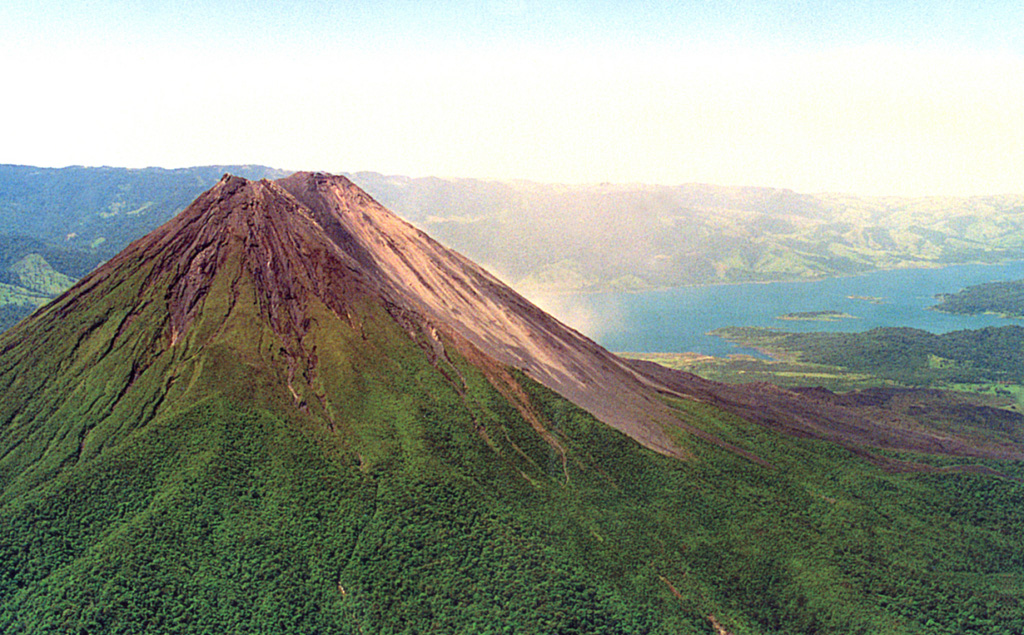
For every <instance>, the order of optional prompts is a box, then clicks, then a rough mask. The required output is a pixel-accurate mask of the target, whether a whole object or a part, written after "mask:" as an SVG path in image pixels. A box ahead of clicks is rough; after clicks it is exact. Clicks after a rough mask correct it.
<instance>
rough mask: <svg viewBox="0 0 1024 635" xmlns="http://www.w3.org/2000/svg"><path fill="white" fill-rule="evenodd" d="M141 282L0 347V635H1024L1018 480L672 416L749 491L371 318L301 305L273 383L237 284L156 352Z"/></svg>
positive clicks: (269, 335) (30, 324) (686, 414)
mask: <svg viewBox="0 0 1024 635" xmlns="http://www.w3.org/2000/svg"><path fill="white" fill-rule="evenodd" d="M154 267H155V265H154V263H152V262H149V263H138V264H136V265H134V266H125V267H120V268H118V269H117V270H116V271H115V273H114V274H111V275H109V276H108V277H106V278H104V279H103V280H100V281H98V282H96V283H95V284H96V285H97V289H100V290H102V293H98V294H95V295H93V294H90V295H88V296H86V295H84V292H83V293H77V294H76V293H72V294H69V295H67V296H64V297H63V298H62V299H61V300H60V301H58V302H56V303H55V304H52V305H50V306H48V307H46V308H45V309H43V310H42V311H41V312H40V313H39V314H38V315H36V316H35V317H34V318H33V319H32V320H29V321H26V322H23V323H21V324H20V325H18V326H17V327H15V328H14V329H12V330H11V331H9V332H7V333H6V334H4V335H3V336H0V394H2V395H3V398H2V399H0V488H2V489H0V631H2V632H12V633H13V632H18V633H54V632H76V633H77V632H90V633H94V632H107V633H134V632H139V633H142V632H163V633H206V632H211V631H218V632H220V631H223V632H226V633H243V632H259V633H298V632H302V633H318V632H319V633H327V632H330V633H363V634H368V633H414V632H428V631H434V632H446V633H447V632H453V633H454V632H462V633H487V632H495V633H501V632H513V633H556V632H557V633H574V632H576V633H712V632H715V625H716V624H717V625H719V626H721V627H723V628H725V629H727V630H728V631H729V632H731V633H736V634H740V633H794V634H795V633H812V632H818V633H843V634H846V633H915V634H916V633H971V632H976V633H1015V632H1020V631H1021V630H1022V629H1024V607H1022V605H1021V599H1022V597H1024V574H1022V571H1024V566H1022V565H1024V562H1022V558H1024V555H1022V554H1024V549H1022V546H1024V523H1021V522H1020V509H1021V508H1022V504H1024V499H1022V497H1024V486H1022V484H1021V482H1019V481H1017V480H1014V479H1010V478H999V477H993V476H985V475H979V474H969V473H958V474H937V473H908V474H890V473H886V472H884V471H882V470H880V469H879V468H877V467H874V466H872V465H870V464H868V463H866V462H864V461H862V460H861V459H859V458H856V457H854V456H853V455H851V454H850V453H849V452H848V451H846V450H842V449H839V448H837V447H835V446H832V445H829V444H827V443H824V442H818V441H810V440H798V439H792V438H787V437H783V436H780V435H778V434H776V433H773V432H770V431H768V430H765V429H763V428H760V427H758V426H755V425H753V424H749V423H746V422H744V421H742V420H739V419H737V418H735V417H731V416H729V415H727V414H725V413H723V412H721V411H719V410H717V409H715V408H713V407H711V406H707V405H701V404H697V403H693V402H689V401H672V405H673V407H674V408H676V409H677V410H678V412H679V414H680V417H682V418H683V419H684V420H686V421H687V422H689V423H690V424H692V425H697V426H700V427H702V428H704V429H706V430H709V431H711V432H713V433H714V434H715V435H718V436H719V437H721V438H723V439H724V440H726V441H728V442H731V443H734V444H736V445H738V446H741V447H744V448H747V449H749V450H752V451H754V452H756V453H758V454H759V455H760V456H761V457H762V458H764V459H765V460H766V461H767V462H768V463H770V464H771V467H765V466H762V465H758V464H756V463H753V462H751V461H749V460H748V459H746V458H743V457H741V456H738V455H736V454H733V453H731V452H729V451H727V450H725V449H723V448H721V447H719V446H717V445H710V444H705V443H704V442H703V441H700V440H698V439H695V438H693V437H689V436H686V435H685V434H684V433H682V432H681V431H679V432H676V433H675V434H676V435H677V440H678V442H679V444H680V445H681V446H683V447H686V448H688V449H689V450H691V451H692V452H693V454H694V458H693V459H692V460H689V461H680V460H678V459H674V458H670V457H666V456H662V455H659V454H655V453H653V452H650V451H648V450H646V449H643V448H642V447H641V446H639V445H638V444H637V443H635V442H634V441H632V440H631V439H629V438H627V437H625V436H623V435H621V434H619V433H617V432H615V431H613V430H612V429H610V428H608V427H607V426H605V425H603V424H600V423H599V422H597V421H596V420H594V419H593V418H592V417H590V416H589V415H588V414H586V413H584V412H583V411H581V410H579V409H578V408H576V407H575V406H573V405H572V404H570V403H568V402H567V401H565V400H563V399H561V398H560V397H558V396H557V395H555V394H553V393H552V392H550V391H548V390H546V389H544V388H542V387H541V386H539V385H538V384H536V383H534V382H532V381H530V380H529V379H527V378H526V377H524V376H522V375H521V374H518V373H514V372H512V371H508V370H507V369H504V370H503V369H500V368H491V369H486V368H482V367H479V366H476V365H474V364H472V363H470V362H469V361H467V359H466V358H465V357H463V356H462V355H460V353H459V350H460V349H459V347H458V346H455V345H453V344H452V342H451V341H447V340H446V341H445V342H444V344H445V351H446V354H445V355H444V356H440V357H431V356H429V355H427V354H426V352H425V351H426V350H427V349H429V348H430V347H429V346H425V345H424V343H423V342H422V341H420V340H419V338H420V336H418V335H415V333H414V334H413V335H412V336H410V332H409V331H407V330H406V328H404V327H403V326H401V322H400V320H398V319H396V316H395V315H393V314H392V313H391V312H390V311H389V309H388V308H387V307H386V306H384V305H382V304H380V303H379V302H376V301H374V300H373V299H372V298H369V299H367V298H364V299H362V300H353V301H352V302H351V304H350V306H349V310H348V312H347V314H346V315H345V316H344V317H339V315H338V314H336V313H334V312H332V311H330V310H328V309H327V308H326V307H325V306H323V305H321V304H318V303H316V302H315V301H313V302H311V303H310V304H309V306H308V307H307V311H308V313H307V317H308V318H309V322H308V327H309V328H308V331H306V332H305V334H304V335H303V338H302V342H301V344H302V347H304V349H305V350H307V351H315V358H316V362H315V364H313V362H312V359H313V358H312V357H310V358H307V359H306V360H298V365H296V360H295V359H294V357H291V356H290V353H289V351H291V350H294V346H293V345H294V342H285V341H283V340H282V338H281V336H280V334H279V332H277V331H275V330H274V328H272V327H271V326H270V322H269V321H268V316H267V315H266V314H265V313H264V309H263V308H262V307H265V306H266V305H265V304H263V303H262V302H263V300H261V298H260V297H257V292H256V289H257V287H258V285H256V284H255V282H254V281H253V280H252V279H251V278H250V277H248V276H247V274H246V273H245V272H244V271H243V270H242V269H241V268H239V266H238V265H237V263H235V262H228V263H227V264H226V265H225V266H224V267H223V268H222V270H221V271H222V273H218V275H217V276H216V278H215V279H214V280H213V282H212V283H211V286H210V290H209V293H208V294H207V295H206V296H205V299H204V300H203V301H202V310H201V311H199V312H198V313H197V314H196V318H195V321H194V322H193V323H192V324H191V326H190V327H189V329H188V331H187V332H186V333H184V334H178V335H179V337H178V339H177V340H176V341H175V343H174V345H173V346H172V345H171V344H170V341H171V339H172V338H173V337H174V336H173V335H172V334H171V333H169V331H168V326H169V319H170V318H169V317H168V314H169V311H168V307H167V302H168V294H166V293H162V292H147V291H146V290H147V289H157V290H159V289H166V288H167V286H166V285H167V284H169V282H168V281H167V280H164V278H162V277H161V276H176V275H177V272H175V271H161V270H158V269H155V268H154ZM154 278H155V279H154ZM162 280H163V281H162ZM84 297H88V298H89V299H90V301H89V302H85V301H83V300H82V298H84ZM138 298H141V301H137V299H138ZM314 370H315V372H313V371H314ZM505 376H507V377H509V378H510V380H511V382H512V383H502V381H501V379H500V378H501V377H505ZM499 386H501V387H503V388H504V390H499V389H498V387H499ZM509 391H521V397H520V398H519V399H516V400H510V398H509V397H508V393H509ZM538 426H539V427H540V428H543V429H545V430H546V431H547V432H549V433H550V435H549V436H548V438H545V435H543V434H540V433H539V432H538ZM551 439H554V440H555V441H557V443H552V442H551ZM991 466H993V467H994V468H995V469H998V470H1000V471H1002V472H1004V473H1006V474H1009V475H1013V476H1024V470H1021V469H1020V467H1019V466H1016V465H1012V464H998V463H991Z"/></svg>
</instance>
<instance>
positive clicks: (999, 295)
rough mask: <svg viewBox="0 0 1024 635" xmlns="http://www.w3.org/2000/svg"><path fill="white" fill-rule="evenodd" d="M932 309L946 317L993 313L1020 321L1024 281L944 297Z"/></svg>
mask: <svg viewBox="0 0 1024 635" xmlns="http://www.w3.org/2000/svg"><path fill="white" fill-rule="evenodd" d="M937 297H938V300H939V303H938V304H936V305H935V306H934V307H932V308H933V309H935V310H936V311H944V312H946V313H958V314H961V315H976V314H979V313H996V314H999V315H1003V316H1005V317H1008V318H1024V280H1006V281H1000V282H988V283H985V284H978V285H974V286H970V287H967V288H966V289H963V290H961V291H958V292H956V293H944V294H941V295H939V296H937Z"/></svg>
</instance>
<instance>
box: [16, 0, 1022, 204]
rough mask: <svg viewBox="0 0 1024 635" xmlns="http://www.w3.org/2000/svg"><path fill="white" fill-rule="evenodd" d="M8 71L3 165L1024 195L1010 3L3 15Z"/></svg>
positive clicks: (218, 1)
mask: <svg viewBox="0 0 1024 635" xmlns="http://www.w3.org/2000/svg"><path fill="white" fill-rule="evenodd" d="M183 5H187V7H186V6H183ZM0 60H2V61H0V87H2V91H0V115H2V116H0V163H21V164H32V165H42V166H64V165H72V164H79V165H114V166H128V167H144V166H161V167H181V166H190V165H208V164H215V163H259V164H266V165H271V166H275V167H281V168H294V169H315V170H326V171H336V172H338V171H359V170H374V171H378V172H384V173H389V174H407V175H412V176H422V175H438V176H463V177H481V178H527V179H533V180H538V181H566V182H584V183H588V182H602V181H612V182H630V181H642V182H652V183H664V184H678V183H690V182H707V183H716V184H737V185H767V186H777V187H789V188H793V189H796V190H799V191H805V192H815V191H843V192H851V193H859V194H905V195H922V194H990V193H1007V192H1024V179H1022V175H1024V3H1021V2H1020V1H1019V0H1017V1H1015V2H999V1H996V2H985V1H982V2H935V1H929V0H921V1H885V2H883V1H857V0H854V1H853V2H839V1H832V0H824V1H821V0H819V1H814V0H803V1H796V0H793V1H789V2H755V1H743V0H732V1H730V2H690V1H687V0H682V1H680V0H676V1H656V2H631V3H626V2H611V1H589V2H588V1H570V0H563V1H557V2H537V1H531V0H493V1H490V0H479V1H463V2H459V1H451V2H423V1H420V2H417V1H413V0H377V1H374V2H334V3H328V2H325V1H323V0H319V1H316V2H311V1H308V0H297V1H291V2H283V1H270V0H254V1H251V2H234V1H228V0H197V1H193V2H190V3H170V2H156V1H152V0H150V1H147V0H75V1H55V0H30V1H26V0H4V2H3V3H0Z"/></svg>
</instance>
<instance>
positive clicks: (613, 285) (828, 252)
mask: <svg viewBox="0 0 1024 635" xmlns="http://www.w3.org/2000/svg"><path fill="white" fill-rule="evenodd" d="M225 172H231V173H232V174H237V175H240V176H243V177H245V178H254V179H259V178H264V177H267V178H279V177H282V176H285V175H286V173H285V172H284V171H281V170H277V169H273V168H268V167H263V166H206V167H195V168H184V169H177V170H164V169H158V168H148V169H141V170H132V169H124V168H84V167H69V168H61V169H51V168H36V167H31V166H16V165H4V166H0V282H2V283H4V284H7V285H10V286H9V287H4V289H6V290H7V291H6V292H4V293H0V328H6V327H8V326H10V325H11V324H13V322H14V321H16V319H17V318H20V317H23V316H24V315H27V314H28V313H29V312H30V311H31V309H32V308H33V307H34V306H36V304H37V302H36V301H35V300H33V298H34V297H35V296H34V295H33V294H34V293H36V292H35V291H33V290H32V289H30V288H28V287H24V286H22V285H20V283H19V282H18V280H17V276H16V274H13V273H12V272H11V270H10V266H11V265H13V264H14V263H16V262H19V261H20V260H21V259H22V258H24V257H25V256H27V255H29V254H38V255H40V256H42V257H43V259H44V260H45V262H46V265H47V266H49V267H51V268H52V269H53V270H54V271H55V272H57V273H59V274H63V275H66V276H68V277H70V278H73V279H77V278H78V277H80V276H81V275H83V273H84V272H86V271H88V270H90V269H91V268H92V267H94V266H95V265H96V264H97V263H99V262H102V261H103V260H105V259H107V258H109V257H111V256H112V255H114V254H115V253H117V252H118V251H120V250H121V249H122V248H124V247H125V246H126V245H127V244H128V243H129V242H131V241H132V240H134V239H136V238H138V237H140V236H142V235H143V234H145V233H146V232H148V231H151V230H152V229H154V228H156V227H157V226H159V225H160V224H161V223H163V222H165V221H166V220H168V219H169V218H171V217H172V216H173V215H174V214H176V213H178V212H180V211H181V210H182V209H184V207H185V206H186V205H187V204H188V203H189V202H190V201H191V200H192V199H193V198H195V197H196V196H198V194H199V193H201V192H202V191H204V190H205V189H207V188H209V187H211V186H212V185H213V184H214V183H216V182H217V180H218V179H219V178H220V177H221V175H223V174H224V173H225ZM350 176H351V178H352V179H353V180H354V181H355V182H356V183H359V184H360V186H361V187H363V188H364V189H365V190H366V191H367V192H369V193H370V194H371V195H372V196H374V197H375V198H376V199H378V200H380V201H381V202H382V203H383V204H384V205H385V206H387V207H388V208H389V209H392V210H394V211H395V212H396V213H398V214H399V215H400V216H402V217H403V218H405V219H406V220H408V221H410V222H412V223H413V224H415V225H416V226H418V227H420V228H421V229H423V230H425V231H428V232H429V233H430V234H431V235H433V236H435V237H436V238H437V239H438V240H440V241H441V242H442V243H444V244H446V245H449V246H451V247H453V248H455V249H458V250H459V251H460V252H462V253H465V254H466V255H467V256H468V257H470V258H472V259H473V260H474V261H476V262H479V263H481V264H483V265H484V266H486V267H487V268H488V269H490V270H491V271H492V272H494V273H497V274H498V275H500V276H501V277H502V278H503V279H505V280H507V281H509V282H511V283H512V284H513V286H514V287H516V288H517V289H519V290H521V291H524V292H526V293H528V294H535V293H561V292H579V291H608V290H643V289H651V288H662V287H673V286H680V285H692V284H715V283H731V282H751V281H758V282H767V281H780V280H806V279H816V278H821V277H826V276H837V275H849V274H855V273H861V272H865V271H872V270H878V269H889V268H897V267H930V266H941V265H948V264H958V263H967V262H998V261H1002V260H1007V259H1018V258H1024V195H1022V196H988V197H976V198H961V199H957V198H920V199H902V198H865V197H854V196H843V195H834V194H816V195H812V194H799V193H795V192H792V191H789V190H779V189H769V188H754V187H719V186H710V185H681V186H661V185H641V184H637V185H593V186H576V185H553V184H539V183H531V182H525V181H513V182H499V181H481V180H472V179H441V178H433V177H428V178H409V177H403V176H384V175H380V174H376V173H372V172H359V173H356V174H352V175H350ZM31 241H37V242H31ZM44 251H46V253H45V254H44V253H43V252H44ZM35 265H36V266H43V263H40V262H38V261H37V262H36V263H35ZM4 307H5V308H4Z"/></svg>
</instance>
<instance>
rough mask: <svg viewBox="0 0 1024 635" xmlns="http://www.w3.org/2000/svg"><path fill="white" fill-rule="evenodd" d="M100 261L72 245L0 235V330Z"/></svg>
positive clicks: (70, 283) (67, 285)
mask: <svg viewBox="0 0 1024 635" xmlns="http://www.w3.org/2000/svg"><path fill="white" fill-rule="evenodd" d="M98 262H99V259H98V258H97V257H96V255H94V254H90V253H87V252H83V251H81V250H78V249H75V248H72V247H65V246H57V245H52V244H48V243H46V242H44V241H41V240H37V239H33V238H27V237H24V236H13V235H0V331H3V330H6V329H8V328H10V327H11V326H14V324H15V323H17V321H18V320H20V319H22V318H24V317H26V316H27V315H29V314H30V313H32V311H34V310H36V309H37V308H39V307H40V306H42V305H43V304H46V303H47V302H49V301H50V300H52V299H53V298H55V297H56V296H57V295H59V294H60V293H62V292H63V291H65V290H67V289H68V288H69V287H70V286H71V285H72V284H74V281H75V279H77V278H78V277H80V276H82V275H84V274H85V273H87V272H88V271H89V270H90V269H92V268H93V267H94V266H96V264H97V263H98ZM58 269H59V270H58ZM62 271H64V272H67V273H62Z"/></svg>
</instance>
